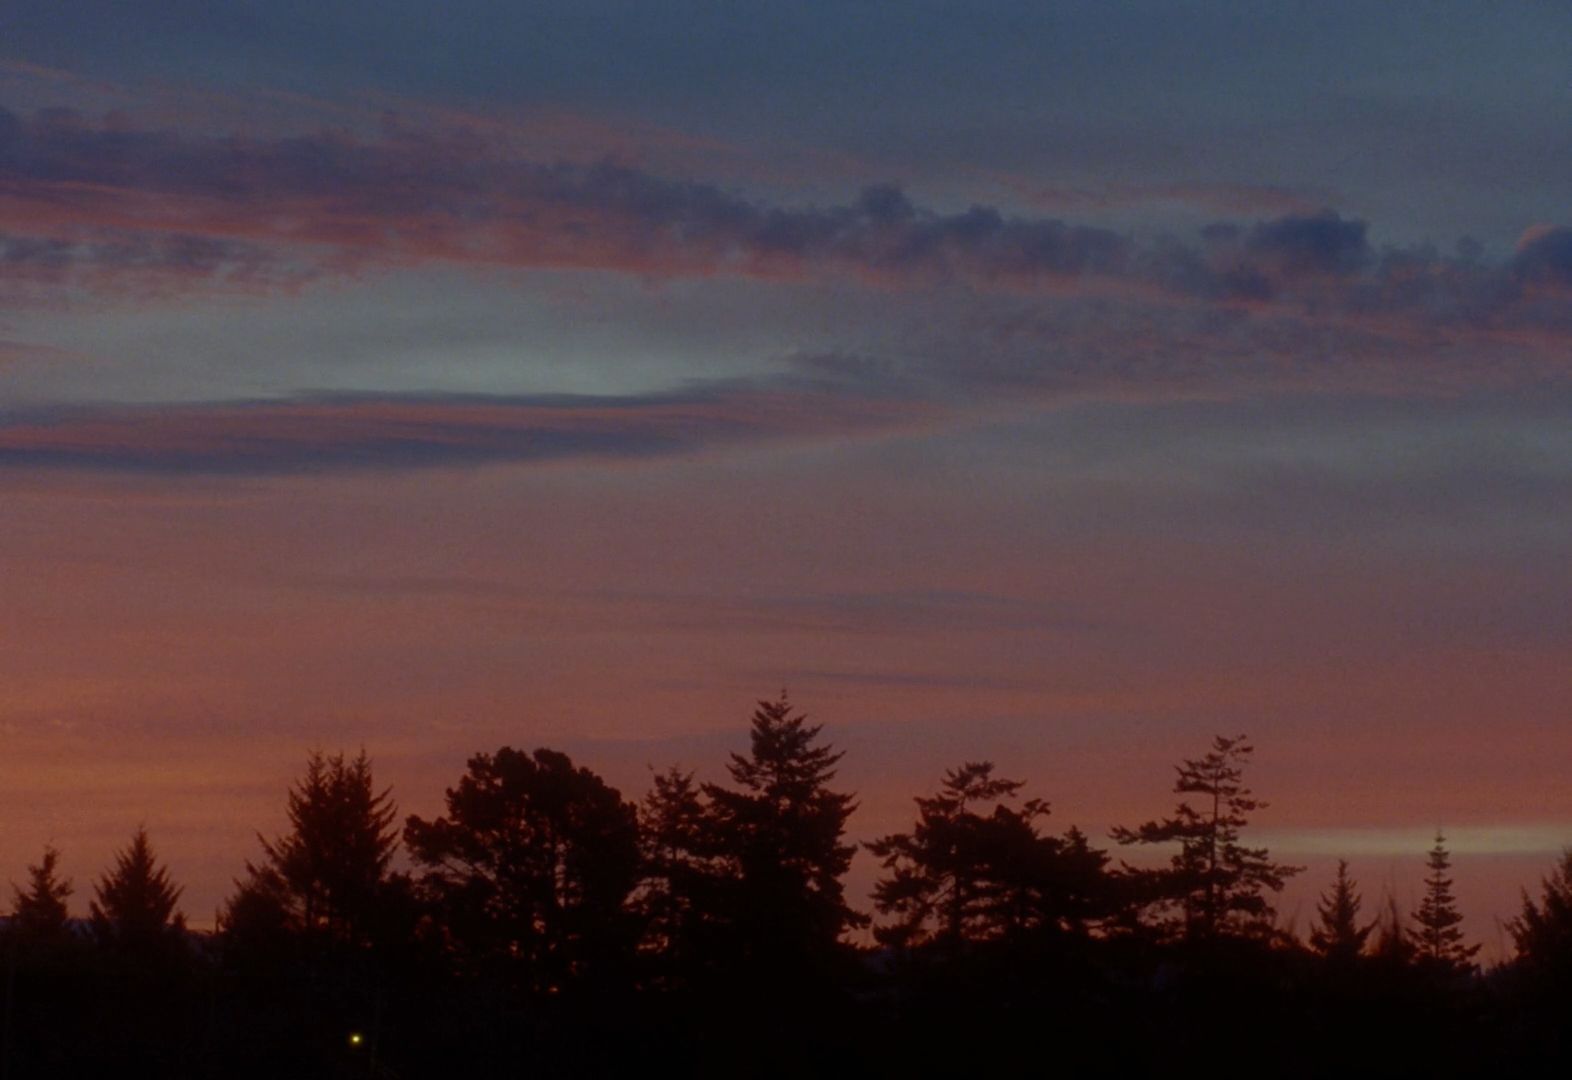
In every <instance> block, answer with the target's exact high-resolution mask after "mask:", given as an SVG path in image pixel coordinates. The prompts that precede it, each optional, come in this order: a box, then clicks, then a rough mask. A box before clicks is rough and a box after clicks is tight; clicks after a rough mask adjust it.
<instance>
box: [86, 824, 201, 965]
mask: <svg viewBox="0 0 1572 1080" xmlns="http://www.w3.org/2000/svg"><path fill="white" fill-rule="evenodd" d="M180 893H181V890H180V889H179V888H178V887H176V886H175V885H174V884H173V883H172V882H171V881H170V880H169V871H168V870H167V869H166V868H164V867H162V866H159V865H158V860H157V859H156V858H155V857H154V855H153V845H152V843H151V842H150V841H149V840H148V836H147V830H146V829H144V828H138V829H137V830H136V833H135V834H134V835H133V836H132V838H131V843H130V845H129V846H128V847H127V848H126V849H125V850H124V851H121V852H119V853H118V854H117V855H116V856H115V868H114V870H113V871H111V872H110V873H108V874H106V875H105V876H104V877H103V878H102V879H101V880H100V881H99V882H98V884H97V886H96V887H95V889H94V898H93V900H92V902H91V904H90V905H89V915H90V918H91V920H92V926H93V936H94V937H95V938H96V939H97V940H98V942H99V944H100V945H103V946H106V947H109V948H114V949H121V950H125V951H128V952H149V951H153V950H157V949H158V948H159V947H160V946H162V945H164V944H165V943H167V942H170V941H171V940H178V938H179V935H180V934H181V932H182V931H184V929H185V916H184V915H183V914H181V913H180V912H179V911H177V910H176V905H177V904H178V903H179V902H180Z"/></svg>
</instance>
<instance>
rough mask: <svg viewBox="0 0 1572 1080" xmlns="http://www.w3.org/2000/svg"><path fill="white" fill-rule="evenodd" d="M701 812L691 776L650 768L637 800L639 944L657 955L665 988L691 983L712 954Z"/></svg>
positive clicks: (709, 849) (711, 889) (708, 861)
mask: <svg viewBox="0 0 1572 1080" xmlns="http://www.w3.org/2000/svg"><path fill="white" fill-rule="evenodd" d="M709 813H710V809H709V806H708V804H707V803H706V801H705V799H704V795H703V792H702V791H701V790H700V788H699V785H698V784H697V783H695V782H694V779H693V774H692V773H691V772H683V771H682V770H681V769H678V768H676V767H673V768H671V769H668V770H667V771H666V772H664V773H658V774H656V776H655V781H654V786H653V787H652V788H651V789H650V791H649V793H648V794H646V795H645V797H644V801H643V802H642V803H640V805H639V851H640V857H641V868H640V887H639V893H638V900H637V906H638V910H639V913H640V915H641V916H642V918H643V922H644V940H643V949H644V951H645V952H646V953H647V954H649V955H651V956H653V957H656V958H657V961H656V964H655V967H656V968H657V969H658V974H657V975H656V977H655V981H656V982H657V983H659V984H661V985H663V986H665V987H667V988H672V987H674V986H679V985H682V984H684V983H691V982H692V981H693V980H694V979H695V978H698V977H701V976H702V975H703V974H704V972H705V971H706V970H708V969H709V968H711V967H712V966H713V964H714V962H715V961H716V960H717V959H718V956H717V953H718V950H719V948H720V941H719V940H718V926H717V924H716V918H715V917H716V907H717V903H718V898H719V897H720V895H721V893H722V891H723V888H722V883H721V881H722V879H721V874H720V864H719V861H718V858H717V854H716V852H715V850H714V849H715V844H714V840H713V838H712V837H711V836H710V831H709Z"/></svg>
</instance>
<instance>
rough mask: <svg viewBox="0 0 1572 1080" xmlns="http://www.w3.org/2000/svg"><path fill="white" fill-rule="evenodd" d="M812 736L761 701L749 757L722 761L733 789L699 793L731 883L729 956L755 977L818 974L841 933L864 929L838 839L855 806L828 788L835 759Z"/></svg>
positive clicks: (846, 849) (799, 721) (811, 730)
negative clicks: (850, 898) (849, 893)
mask: <svg viewBox="0 0 1572 1080" xmlns="http://www.w3.org/2000/svg"><path fill="white" fill-rule="evenodd" d="M820 730H821V726H820V725H813V726H810V725H808V724H807V722H806V717H804V716H802V715H801V714H793V712H792V707H791V704H790V702H789V701H788V700H787V698H786V695H785V693H784V692H782V694H781V696H780V698H778V699H777V700H775V701H761V702H759V703H758V707H757V709H756V710H755V711H754V713H753V723H752V729H751V731H750V732H749V741H750V748H749V753H748V754H746V755H742V754H733V755H732V756H731V763H730V765H729V772H730V773H731V779H732V783H733V784H734V785H735V786H734V787H723V786H721V785H718V784H705V785H704V787H703V791H704V795H705V797H706V798H707V799H708V800H709V804H710V810H711V822H712V829H713V830H714V831H713V836H714V838H715V841H716V843H717V852H718V854H719V856H720V857H721V859H722V860H723V862H724V863H725V866H726V871H727V873H728V874H729V875H730V878H731V887H730V889H729V901H728V902H727V903H726V905H725V906H726V910H725V912H724V915H725V917H726V919H727V921H728V922H729V924H730V930H731V933H732V935H733V940H734V944H735V952H734V959H735V961H736V962H737V963H738V964H740V965H741V966H743V967H744V968H747V969H751V971H752V973H753V974H754V975H755V976H757V977H762V978H770V977H771V976H772V975H773V974H780V975H785V974H786V973H795V974H797V975H806V974H808V973H809V972H813V971H819V972H823V971H824V970H826V969H827V966H828V965H830V964H831V963H833V962H834V960H835V958H836V957H838V956H839V955H840V954H841V951H842V950H841V945H840V939H841V935H842V934H843V933H844V932H845V931H846V930H847V929H849V928H851V927H855V926H863V925H866V924H867V918H866V917H865V916H863V915H861V914H859V913H858V912H856V911H854V910H853V909H852V908H851V906H850V905H848V904H847V903H846V895H845V886H844V883H843V881H842V879H843V878H844V876H845V874H846V871H847V869H848V868H849V867H850V865H851V859H852V854H853V853H854V852H855V850H856V849H855V847H854V846H853V845H851V844H848V843H845V842H844V841H843V839H842V838H843V836H844V834H845V831H846V820H847V818H849V817H850V816H851V813H852V810H853V809H854V807H855V805H856V804H855V803H854V802H853V799H852V796H850V795H847V794H842V793H839V792H836V791H833V790H831V788H830V786H829V785H830V784H831V782H832V781H833V780H834V778H835V764H836V762H838V761H839V760H840V758H841V755H840V754H839V753H837V752H836V751H834V750H833V749H832V748H831V747H829V746H827V745H825V744H824V743H822V742H820V741H819V733H820Z"/></svg>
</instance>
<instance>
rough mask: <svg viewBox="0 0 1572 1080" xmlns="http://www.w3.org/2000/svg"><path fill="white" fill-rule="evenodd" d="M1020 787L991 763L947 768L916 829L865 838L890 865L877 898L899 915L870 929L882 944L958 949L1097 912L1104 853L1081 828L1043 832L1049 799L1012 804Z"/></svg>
mask: <svg viewBox="0 0 1572 1080" xmlns="http://www.w3.org/2000/svg"><path fill="white" fill-rule="evenodd" d="M1022 786H1023V785H1022V784H1021V782H1019V781H1015V780H1003V779H999V778H996V777H994V775H993V765H992V764H991V763H990V762H967V763H966V764H964V765H962V766H960V767H959V768H956V769H951V770H949V771H948V772H947V773H945V776H944V781H943V784H942V786H941V788H940V791H939V793H938V794H937V795H934V796H931V797H928V798H922V797H919V798H917V799H916V800H915V801H916V803H917V811H918V819H917V823H916V825H915V826H914V827H913V829H912V831H911V832H909V833H894V834H891V835H889V836H885V837H883V838H881V839H879V840H876V841H874V842H873V843H871V844H869V845H868V849H869V851H871V852H872V853H873V854H874V855H875V856H876V857H877V858H879V859H880V860H881V862H882V864H883V866H884V869H885V870H886V872H887V873H886V875H885V876H884V877H882V878H881V879H880V880H879V881H878V882H877V883H876V884H875V886H874V894H873V895H874V906H875V907H876V908H877V909H878V911H879V912H880V913H881V914H883V915H893V916H895V921H894V922H891V923H887V924H885V925H883V926H880V927H878V928H877V929H876V930H875V931H874V934H875V936H876V937H877V938H878V940H879V941H880V942H882V943H884V944H886V945H891V946H895V947H899V948H912V947H918V946H922V945H925V944H934V945H937V946H939V947H941V948H952V949H953V948H955V947H957V946H959V945H960V944H962V943H963V942H977V941H985V940H991V939H997V938H1001V937H1007V936H1012V935H1018V934H1020V933H1022V932H1026V931H1032V930H1047V929H1054V930H1059V929H1078V928H1079V927H1080V926H1081V924H1082V923H1083V922H1084V921H1085V919H1086V918H1088V917H1090V916H1092V915H1094V914H1096V913H1097V912H1098V910H1099V908H1098V896H1099V893H1100V892H1101V890H1100V889H1099V884H1100V881H1101V878H1102V868H1103V864H1104V863H1105V862H1106V856H1104V855H1103V854H1102V853H1101V852H1095V851H1093V850H1092V849H1091V848H1090V847H1089V846H1088V845H1087V843H1086V838H1085V837H1084V836H1082V835H1081V834H1080V833H1079V832H1077V831H1075V830H1071V832H1070V833H1069V834H1068V835H1067V836H1066V837H1065V838H1064V839H1063V840H1061V839H1059V838H1058V837H1054V836H1047V835H1044V834H1042V833H1041V832H1039V831H1038V829H1037V821H1038V820H1039V819H1041V818H1043V817H1046V816H1047V814H1048V806H1047V804H1046V803H1044V802H1043V801H1042V800H1040V799H1031V800H1028V801H1027V802H1025V803H1024V804H1022V805H1021V806H1020V807H1013V806H1010V805H1009V803H1010V801H1011V800H1012V799H1014V797H1015V796H1016V795H1017V793H1018V792H1019V791H1020V789H1021V787H1022ZM974 807H991V810H990V811H989V812H988V813H986V814H982V813H978V812H977V810H976V809H974Z"/></svg>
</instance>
